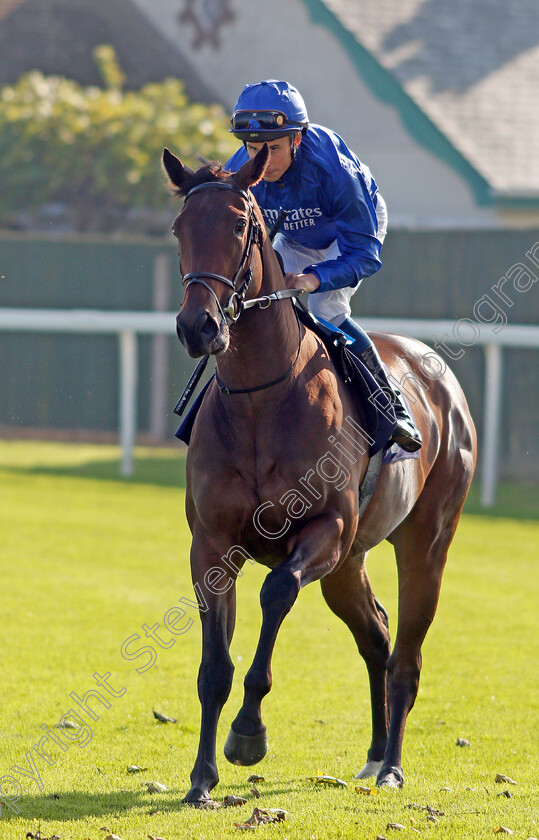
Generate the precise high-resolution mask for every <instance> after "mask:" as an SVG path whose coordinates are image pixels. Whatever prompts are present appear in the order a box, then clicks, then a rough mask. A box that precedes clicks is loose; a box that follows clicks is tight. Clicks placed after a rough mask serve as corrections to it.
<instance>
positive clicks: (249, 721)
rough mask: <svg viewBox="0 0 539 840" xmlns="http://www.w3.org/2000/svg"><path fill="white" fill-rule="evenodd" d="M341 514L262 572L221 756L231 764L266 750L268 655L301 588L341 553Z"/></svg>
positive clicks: (322, 519)
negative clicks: (235, 707) (253, 630)
mask: <svg viewBox="0 0 539 840" xmlns="http://www.w3.org/2000/svg"><path fill="white" fill-rule="evenodd" d="M342 532H343V520H342V518H341V517H340V516H339V515H337V514H335V513H333V514H332V513H326V514H324V515H323V516H319V517H317V518H316V519H313V520H311V521H310V522H309V523H308V525H306V526H305V527H304V528H303V529H302V530H301V531H300V533H299V534H298V535H297V536H296V537H295V539H294V543H293V546H292V549H291V551H290V553H289V555H288V557H287V558H286V559H285V560H283V562H282V563H280V564H279V565H278V566H277V567H276V568H275V569H273V570H272V571H271V572H270V573H269V574H268V576H267V577H266V579H265V581H264V583H263V585H262V589H261V591H260V605H261V607H262V628H261V630H260V638H259V641H258V646H257V649H256V653H255V657H254V659H253V663H252V665H251V667H250V668H249V671H248V672H247V674H246V676H245V681H244V687H245V694H244V699H243V705H242V707H241V709H240V711H239V713H238V715H237V717H236V719H235V720H234V722H233V723H232V727H231V729H230V732H229V735H228V738H227V741H226V744H225V756H226V757H227V759H228V760H229V761H230V762H232V764H241V765H250V764H256V763H257V762H258V761H260V760H261V759H262V758H264V756H265V754H266V752H267V742H266V727H265V726H264V724H263V722H262V714H261V710H260V705H261V702H262V699H263V698H264V697H265V695H266V694H268V692H269V691H270V689H271V683H272V676H271V657H272V654H273V648H274V645H275V641H276V638H277V633H278V631H279V627H280V626H281V624H282V622H283V619H284V618H285V616H286V615H287V613H288V612H289V611H290V610H291V608H292V605H293V604H294V602H295V600H296V598H297V596H298V593H299V590H300V589H301V588H302V587H303V586H305V585H306V584H307V583H311V582H312V581H314V580H319V579H320V578H321V577H323V576H324V575H326V574H327V573H328V572H330V571H332V570H333V569H334V568H335V567H336V565H337V563H338V562H339V559H340V557H341V537H342Z"/></svg>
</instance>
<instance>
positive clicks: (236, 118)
mask: <svg viewBox="0 0 539 840" xmlns="http://www.w3.org/2000/svg"><path fill="white" fill-rule="evenodd" d="M308 125H309V116H308V114H307V108H306V107H305V102H304V101H303V97H302V96H301V94H300V92H299V91H298V90H297V89H296V88H295V87H293V86H292V85H290V84H288V82H278V81H277V80H276V79H266V81H264V82H257V84H254V85H245V87H244V88H243V90H242V92H241V94H240V98H239V99H238V101H237V102H236V105H235V107H234V111H233V113H232V119H231V120H230V132H231V133H232V134H233V135H234V137H237V138H238V140H242V141H243V142H246V141H247V140H253V141H254V142H255V143H264V142H265V141H267V140H273V139H275V138H276V137H284V136H285V135H290V134H294V133H295V132H296V131H303V132H305V131H306V130H307V126H308Z"/></svg>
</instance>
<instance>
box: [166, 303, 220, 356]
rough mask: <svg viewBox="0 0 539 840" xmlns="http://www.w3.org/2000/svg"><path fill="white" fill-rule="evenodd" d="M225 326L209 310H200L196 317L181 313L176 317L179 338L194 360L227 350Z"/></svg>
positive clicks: (188, 313)
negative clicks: (224, 333)
mask: <svg viewBox="0 0 539 840" xmlns="http://www.w3.org/2000/svg"><path fill="white" fill-rule="evenodd" d="M223 326H224V325H220V324H219V322H218V321H217V320H216V319H215V318H214V317H213V315H210V313H209V312H208V311H207V309H199V310H198V311H197V312H196V314H195V315H194V317H193V315H192V314H191V313H190V312H182V311H180V312H179V313H178V315H177V317H176V332H177V334H178V338H179V339H180V341H181V343H182V344H183V346H184V347H185V348H186V350H187V352H188V353H189V355H190V356H191V358H192V359H197V358H198V357H199V356H210V355H215V354H218V353H222V352H223V351H224V350H226V345H227V339H226V337H225V336H224V335H223V329H222V327H223ZM227 332H228V331H227Z"/></svg>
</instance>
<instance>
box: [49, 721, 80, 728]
mask: <svg viewBox="0 0 539 840" xmlns="http://www.w3.org/2000/svg"><path fill="white" fill-rule="evenodd" d="M79 728H80V727H79V725H78V723H75V721H73V720H63V721H62V722H61V723H55V724H54V729H79Z"/></svg>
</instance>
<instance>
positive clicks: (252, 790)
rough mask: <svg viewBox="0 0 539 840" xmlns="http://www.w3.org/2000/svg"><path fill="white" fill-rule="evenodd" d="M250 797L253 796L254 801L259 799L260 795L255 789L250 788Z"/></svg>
mask: <svg viewBox="0 0 539 840" xmlns="http://www.w3.org/2000/svg"><path fill="white" fill-rule="evenodd" d="M251 795H252V796H254V798H255V799H260V793H259V792H258V791H257V789H256V788H255V787H254V788H251Z"/></svg>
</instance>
